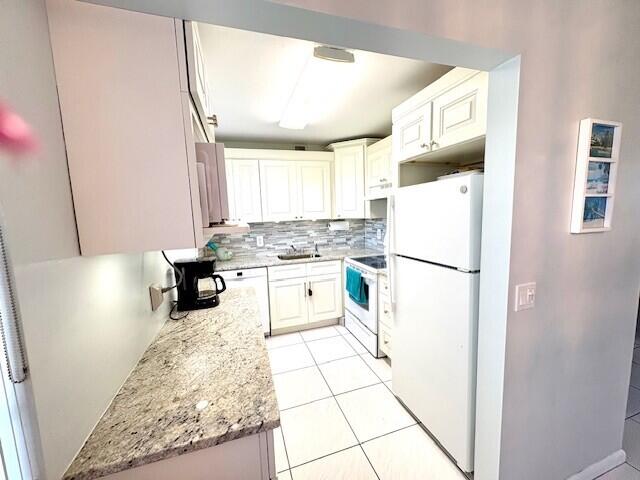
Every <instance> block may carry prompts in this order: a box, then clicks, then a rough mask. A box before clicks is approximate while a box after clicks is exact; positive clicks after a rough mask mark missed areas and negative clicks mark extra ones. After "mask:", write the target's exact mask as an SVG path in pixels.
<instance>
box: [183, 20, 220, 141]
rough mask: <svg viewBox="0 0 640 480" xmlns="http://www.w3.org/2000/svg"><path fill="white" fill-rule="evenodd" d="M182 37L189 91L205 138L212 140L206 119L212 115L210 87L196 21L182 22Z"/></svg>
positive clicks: (211, 131) (211, 132) (212, 136)
mask: <svg viewBox="0 0 640 480" xmlns="http://www.w3.org/2000/svg"><path fill="white" fill-rule="evenodd" d="M184 39H185V47H186V54H187V56H186V61H187V76H188V82H189V93H190V94H191V98H192V100H193V104H194V105H195V107H196V110H197V112H198V116H199V118H200V122H201V123H202V126H203V129H204V131H205V133H206V136H207V140H208V141H209V142H214V141H215V139H214V135H213V130H212V129H211V128H210V127H209V123H208V121H207V118H208V117H211V116H212V115H213V102H212V99H211V88H210V86H209V80H208V78H207V69H206V64H205V61H204V55H203V54H202V43H201V41H200V34H199V33H198V25H197V24H196V23H194V22H190V21H185V22H184Z"/></svg>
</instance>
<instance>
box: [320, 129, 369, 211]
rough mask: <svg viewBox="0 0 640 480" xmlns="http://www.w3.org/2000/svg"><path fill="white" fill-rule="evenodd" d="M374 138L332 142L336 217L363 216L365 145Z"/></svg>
mask: <svg viewBox="0 0 640 480" xmlns="http://www.w3.org/2000/svg"><path fill="white" fill-rule="evenodd" d="M375 141H376V140H375V139H370V138H365V139H361V140H351V141H347V142H339V143H332V144H331V145H330V147H331V149H333V152H334V173H335V176H334V185H335V192H336V217H337V218H364V215H365V205H364V163H365V158H366V149H367V146H368V145H370V144H371V143H373V142H375Z"/></svg>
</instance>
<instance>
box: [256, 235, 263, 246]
mask: <svg viewBox="0 0 640 480" xmlns="http://www.w3.org/2000/svg"><path fill="white" fill-rule="evenodd" d="M256 246H258V247H264V237H263V236H262V235H258V236H257V237H256Z"/></svg>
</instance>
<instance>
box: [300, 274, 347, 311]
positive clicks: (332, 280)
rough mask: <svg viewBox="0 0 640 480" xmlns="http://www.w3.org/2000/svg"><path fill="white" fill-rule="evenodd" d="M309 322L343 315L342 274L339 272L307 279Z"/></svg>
mask: <svg viewBox="0 0 640 480" xmlns="http://www.w3.org/2000/svg"><path fill="white" fill-rule="evenodd" d="M307 282H308V287H307V295H308V304H309V323H313V322H320V321H322V320H330V319H332V318H339V317H341V316H342V276H341V275H340V274H339V273H338V274H335V273H332V274H329V275H317V276H313V277H308V279H307Z"/></svg>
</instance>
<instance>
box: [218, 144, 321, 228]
mask: <svg viewBox="0 0 640 480" xmlns="http://www.w3.org/2000/svg"><path fill="white" fill-rule="evenodd" d="M225 155H226V157H227V161H228V162H229V163H231V165H232V166H231V171H230V172H229V174H228V177H227V183H228V184H229V185H231V187H230V188H231V190H232V191H231V193H230V194H229V201H230V207H229V209H230V213H231V216H232V218H233V219H234V220H240V221H243V222H260V221H264V222H279V221H286V220H304V219H309V220H319V219H325V218H331V204H332V202H331V160H332V158H333V154H332V153H329V152H308V151H296V150H267V149H245V148H226V149H225ZM229 159H231V160H230V161H229Z"/></svg>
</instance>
